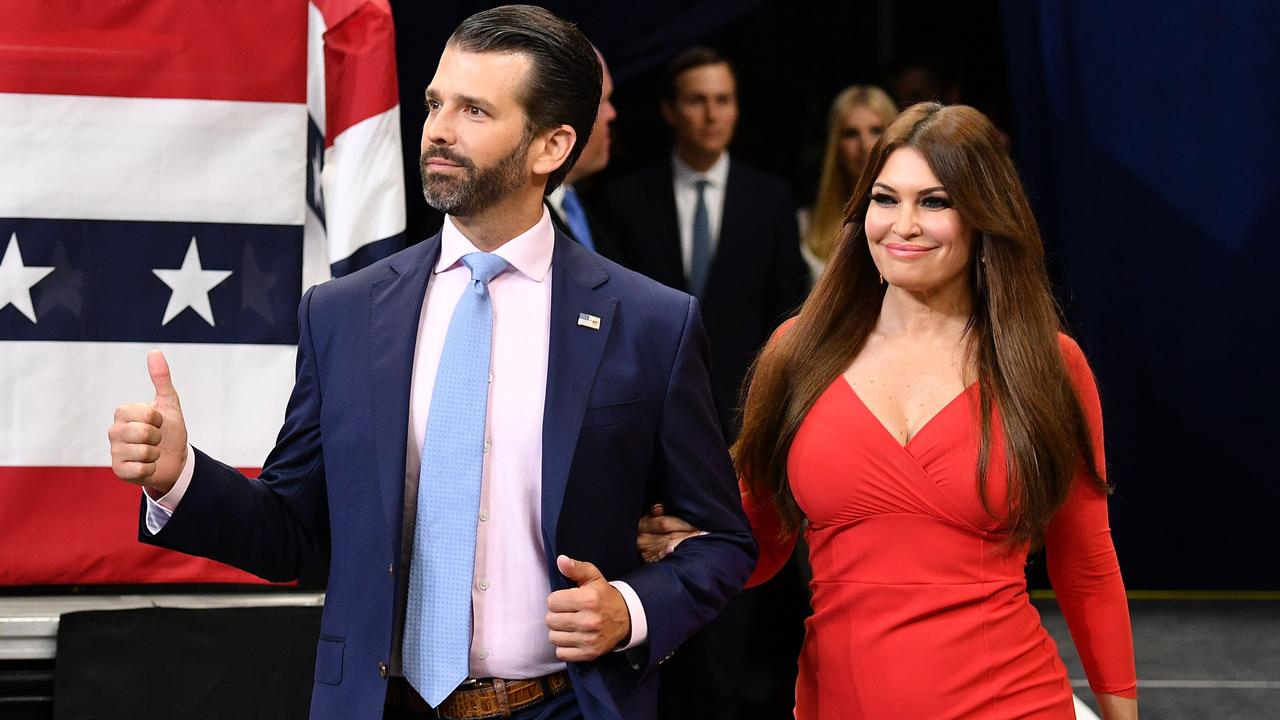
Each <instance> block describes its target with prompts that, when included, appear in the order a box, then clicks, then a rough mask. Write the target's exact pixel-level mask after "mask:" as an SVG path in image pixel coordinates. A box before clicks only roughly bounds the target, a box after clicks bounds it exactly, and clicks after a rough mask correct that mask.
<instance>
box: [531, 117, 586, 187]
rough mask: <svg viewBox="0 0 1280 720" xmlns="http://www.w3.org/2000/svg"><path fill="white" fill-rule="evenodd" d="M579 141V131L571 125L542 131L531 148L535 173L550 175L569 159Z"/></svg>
mask: <svg viewBox="0 0 1280 720" xmlns="http://www.w3.org/2000/svg"><path fill="white" fill-rule="evenodd" d="M577 142H578V133H577V132H575V131H574V129H573V127H571V126H569V125H561V126H560V127H558V128H555V129H554V130H547V131H545V132H542V133H540V134H539V135H538V139H537V140H535V141H534V142H533V147H532V148H530V150H531V152H530V153H529V155H530V160H532V163H531V164H530V169H531V170H532V171H533V173H534V174H535V175H550V174H551V173H553V172H555V171H556V169H557V168H559V167H560V166H561V165H564V163H565V161H566V160H568V159H569V153H570V152H572V151H573V146H574V144H575V143H577Z"/></svg>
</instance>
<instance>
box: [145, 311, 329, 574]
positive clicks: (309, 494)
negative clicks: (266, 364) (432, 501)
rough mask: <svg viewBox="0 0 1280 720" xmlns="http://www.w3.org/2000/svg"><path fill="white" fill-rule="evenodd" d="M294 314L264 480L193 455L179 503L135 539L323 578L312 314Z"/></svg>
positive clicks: (248, 566) (261, 569) (323, 512)
mask: <svg viewBox="0 0 1280 720" xmlns="http://www.w3.org/2000/svg"><path fill="white" fill-rule="evenodd" d="M314 290H315V288H312V289H311V290H308V291H307V293H306V295H304V296H303V298H302V302H301V304H300V306H299V310H298V326H299V333H300V335H299V339H298V359H297V368H296V379H295V382H294V386H293V392H292V394H291V395H290V397H289V404H288V407H287V409H286V411H285V421H284V426H283V427H282V428H281V430H280V434H279V436H278V437H277V439H276V445H275V447H274V449H272V451H271V454H270V455H268V457H267V460H266V463H265V465H264V468H263V471H262V474H261V475H260V476H259V477H258V478H257V479H249V478H246V477H245V476H244V475H243V474H241V473H240V472H239V471H238V470H236V469H234V468H232V467H230V466H228V465H225V464H223V463H220V462H218V461H217V460H214V459H213V458H211V457H209V456H208V455H206V454H204V453H203V452H200V451H199V450H194V452H195V473H194V475H193V476H192V478H191V485H190V486H189V487H188V489H187V492H186V494H185V495H184V496H183V499H182V503H181V504H180V505H179V506H178V507H177V509H176V510H175V511H174V513H173V516H172V517H171V518H169V521H168V522H167V523H166V524H165V526H164V528H163V529H161V530H160V532H158V533H155V534H154V535H153V534H152V533H151V532H149V531H148V530H147V527H146V523H145V516H146V507H145V504H144V506H143V508H142V518H143V521H142V522H141V523H140V527H139V540H141V541H142V542H145V543H149V544H152V545H158V546H161V547H165V548H169V549H170V550H178V551H180V552H184V553H188V554H191V555H199V556H202V557H207V558H210V559H213V560H217V561H219V562H223V563H226V564H228V565H232V566H235V567H238V568H240V569H242V570H245V571H247V572H251V573H253V574H255V575H257V576H259V577H262V578H265V579H267V580H273V581H288V580H295V579H297V578H298V577H299V576H300V575H305V576H308V577H310V576H312V575H313V574H314V575H319V574H322V573H323V571H324V570H323V569H324V567H325V565H327V557H328V550H329V524H328V517H329V508H328V499H327V496H326V493H325V479H324V459H323V455H322V452H321V437H320V389H319V383H318V379H317V371H316V364H315V351H314V347H313V345H312V339H311V331H310V322H309V309H310V306H311V298H312V293H313V292H314Z"/></svg>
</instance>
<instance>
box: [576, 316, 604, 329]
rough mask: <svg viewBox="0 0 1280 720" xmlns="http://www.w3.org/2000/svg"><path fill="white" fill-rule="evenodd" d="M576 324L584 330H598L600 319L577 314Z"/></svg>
mask: <svg viewBox="0 0 1280 720" xmlns="http://www.w3.org/2000/svg"><path fill="white" fill-rule="evenodd" d="M578 324H579V325H581V326H582V327H584V328H591V329H592V330H599V329H600V318H599V317H597V316H595V315H588V314H587V313H578Z"/></svg>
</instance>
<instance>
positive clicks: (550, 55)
mask: <svg viewBox="0 0 1280 720" xmlns="http://www.w3.org/2000/svg"><path fill="white" fill-rule="evenodd" d="M449 45H451V46H453V47H455V48H457V49H458V50H463V51H466V52H476V53H490V52H493V53H501V52H510V53H519V54H521V55H526V56H528V57H529V59H530V60H532V63H531V66H530V69H529V77H528V79H527V80H526V82H525V86H524V88H523V89H522V90H521V92H520V103H521V105H522V106H523V107H524V111H525V115H526V116H527V117H528V123H529V126H530V127H528V128H526V131H532V132H541V131H543V130H550V129H552V128H556V127H560V126H561V125H568V126H570V127H572V128H573V129H574V131H575V132H576V133H577V134H578V139H577V141H576V142H575V143H574V145H573V150H572V151H570V153H569V157H568V158H567V159H566V160H565V161H564V164H562V165H561V166H560V167H559V168H557V169H556V171H555V172H553V173H551V175H550V176H549V177H548V178H547V188H546V192H547V193H550V192H551V191H552V190H554V189H556V187H557V186H559V185H560V183H561V182H563V181H564V178H565V176H566V175H568V174H569V170H571V169H572V168H573V164H574V163H576V162H577V161H578V156H579V155H581V154H582V149H583V148H585V147H586V146H587V141H588V140H590V139H591V127H592V125H594V124H595V121H596V111H597V110H598V109H599V107H600V89H601V83H602V82H603V74H602V73H603V71H602V70H601V68H600V61H599V59H597V58H596V51H595V50H594V49H593V48H592V47H591V43H590V42H589V41H588V40H587V38H586V36H585V35H583V34H582V32H581V31H580V30H578V28H577V27H575V26H574V25H573V24H572V23H570V22H567V21H565V20H562V19H561V18H559V17H556V16H555V15H554V14H552V13H550V12H548V11H547V10H544V9H542V8H540V7H534V6H533V5H503V6H501V7H496V8H493V9H492V10H485V11H483V12H478V13H476V14H475V15H472V16H471V17H469V18H467V19H466V20H463V21H462V24H461V25H459V26H458V29H457V30H454V31H453V35H451V36H450V37H449ZM527 134H532V133H527Z"/></svg>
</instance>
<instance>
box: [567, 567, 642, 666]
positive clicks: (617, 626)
mask: <svg viewBox="0 0 1280 720" xmlns="http://www.w3.org/2000/svg"><path fill="white" fill-rule="evenodd" d="M556 567H557V568H558V569H559V570H560V574H562V575H564V576H565V577H566V578H568V579H569V580H570V581H571V582H573V584H575V585H577V587H575V588H572V589H569V590H557V591H555V592H553V593H551V595H549V596H548V597H547V619H546V623H547V629H548V633H547V637H548V638H550V640H551V644H552V645H554V646H555V647H556V657H557V658H559V659H561V660H564V661H565V662H584V661H587V660H595V659H596V658H598V657H600V656H601V655H604V654H605V653H607V652H609V651H610V650H614V649H615V648H617V647H618V646H619V645H621V644H623V643H625V642H626V641H627V640H628V639H629V638H630V637H631V613H630V612H629V611H628V610H627V602H626V600H623V599H622V593H620V592H618V589H617V588H615V587H614V586H612V585H610V584H609V583H608V581H606V580H605V579H604V575H601V574H600V570H599V569H597V568H596V566H595V565H592V564H591V563H589V562H586V561H583V560H573V559H572V558H570V557H569V556H567V555H561V556H559V557H557V558H556Z"/></svg>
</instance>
